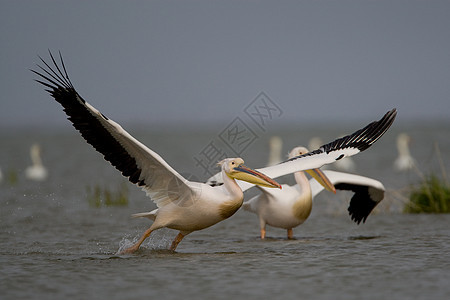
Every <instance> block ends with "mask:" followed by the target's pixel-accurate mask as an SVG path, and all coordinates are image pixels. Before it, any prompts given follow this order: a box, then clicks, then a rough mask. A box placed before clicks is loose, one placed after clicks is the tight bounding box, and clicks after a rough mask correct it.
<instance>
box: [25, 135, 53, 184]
mask: <svg viewBox="0 0 450 300" xmlns="http://www.w3.org/2000/svg"><path fill="white" fill-rule="evenodd" d="M30 157H31V162H32V165H31V166H29V167H28V168H26V169H25V176H26V177H27V178H28V179H30V180H35V181H43V180H45V179H47V176H48V172H47V169H46V168H45V167H44V165H43V164H42V159H41V147H40V146H39V144H33V145H32V146H31V148H30Z"/></svg>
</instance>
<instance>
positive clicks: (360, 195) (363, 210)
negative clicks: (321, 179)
mask: <svg viewBox="0 0 450 300" xmlns="http://www.w3.org/2000/svg"><path fill="white" fill-rule="evenodd" d="M322 172H324V173H325V175H326V176H327V177H328V179H330V181H331V183H332V184H333V185H334V186H335V187H336V189H338V190H347V191H353V192H354V194H353V196H352V198H351V200H350V205H349V207H348V212H349V215H350V217H351V218H352V220H353V221H355V222H356V223H357V224H359V223H361V221H362V222H363V223H364V222H365V221H366V219H367V217H368V216H369V214H370V213H371V212H372V210H373V209H374V208H375V206H377V205H378V203H380V202H381V201H382V200H383V198H384V191H385V188H384V185H383V184H382V183H381V182H380V181H378V180H375V179H372V178H369V177H364V176H359V175H355V174H349V173H343V172H336V171H330V170H323V171H322ZM309 183H310V186H311V191H312V195H313V198H314V197H315V196H316V195H317V194H319V193H320V192H321V191H323V190H324V188H323V186H322V185H320V184H319V183H318V182H317V181H316V180H314V179H310V180H309Z"/></svg>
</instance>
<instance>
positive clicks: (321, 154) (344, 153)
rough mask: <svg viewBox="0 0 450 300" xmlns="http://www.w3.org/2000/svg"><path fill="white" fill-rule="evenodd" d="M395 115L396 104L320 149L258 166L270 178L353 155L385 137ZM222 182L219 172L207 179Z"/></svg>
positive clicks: (215, 183) (215, 182) (247, 185)
mask: <svg viewBox="0 0 450 300" xmlns="http://www.w3.org/2000/svg"><path fill="white" fill-rule="evenodd" d="M396 115H397V111H396V109H395V108H394V109H392V110H391V111H389V112H387V113H386V114H385V115H384V116H383V117H382V118H381V119H380V120H378V121H374V122H372V123H370V124H369V125H367V126H366V127H364V128H362V129H360V130H358V131H356V132H354V133H352V134H350V135H347V136H344V137H342V138H339V139H337V140H335V141H333V142H331V143H328V144H325V145H323V146H321V147H320V148H319V149H317V150H314V151H311V152H308V153H306V154H304V155H300V156H296V157H293V158H291V159H289V160H286V161H284V162H281V163H279V164H277V165H274V166H269V167H265V168H262V169H257V170H258V171H259V172H262V173H263V174H266V175H267V176H269V177H270V178H277V177H280V176H283V175H287V174H291V173H295V172H298V171H304V170H310V169H316V168H320V167H322V166H323V165H326V164H331V163H333V162H335V161H338V160H340V159H342V158H344V157H348V156H353V155H355V154H358V153H359V152H361V151H364V150H366V149H367V148H369V147H370V146H372V145H373V144H374V143H375V142H376V141H377V140H378V139H379V138H380V137H382V136H383V134H384V133H385V132H386V131H387V130H388V129H389V127H391V125H392V123H393V122H394V120H395V117H396ZM220 182H221V178H220V175H218V174H216V175H214V176H213V177H211V178H210V179H209V180H208V182H207V183H208V184H210V185H212V184H214V185H219V184H220ZM239 185H240V187H241V188H242V191H245V190H247V189H249V188H251V187H252V186H253V185H252V184H250V183H247V182H242V181H240V182H239Z"/></svg>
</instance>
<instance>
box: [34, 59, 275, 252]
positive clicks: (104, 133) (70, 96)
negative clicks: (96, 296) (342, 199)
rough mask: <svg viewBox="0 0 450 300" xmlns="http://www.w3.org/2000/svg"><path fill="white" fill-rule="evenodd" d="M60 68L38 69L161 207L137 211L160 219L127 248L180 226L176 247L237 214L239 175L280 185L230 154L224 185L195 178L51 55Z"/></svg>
mask: <svg viewBox="0 0 450 300" xmlns="http://www.w3.org/2000/svg"><path fill="white" fill-rule="evenodd" d="M50 56H51V59H52V62H53V65H54V68H52V67H50V66H49V65H48V64H47V63H46V62H45V61H44V60H42V58H41V60H42V62H43V63H44V64H45V66H46V67H47V69H45V68H43V67H41V66H39V65H38V67H39V68H40V69H41V70H42V71H43V72H44V73H39V72H37V71H34V70H32V71H33V72H34V73H36V74H37V75H39V76H40V77H41V78H43V79H45V81H41V80H37V81H38V82H39V83H41V84H43V85H44V86H46V87H48V88H49V89H48V90H47V91H48V92H49V93H50V94H51V95H52V96H53V98H55V100H56V101H57V102H59V103H60V104H61V105H62V106H63V108H64V111H65V113H66V114H67V116H68V119H69V120H70V121H71V122H72V124H73V126H74V127H75V128H76V129H77V130H78V131H79V132H80V133H81V135H82V136H83V138H84V139H85V140H86V141H87V142H88V143H89V144H91V145H92V146H93V147H94V148H95V149H96V150H97V151H98V152H100V153H102V154H103V155H104V158H105V159H106V160H107V161H109V162H110V163H111V164H112V165H113V166H114V167H116V168H117V169H118V170H119V171H121V172H122V174H123V175H124V176H125V177H127V178H128V179H129V180H130V181H131V182H132V183H134V184H136V185H138V186H140V187H142V188H143V190H144V191H146V192H147V195H149V196H150V198H151V199H152V200H153V201H154V202H155V203H156V205H157V206H158V209H156V210H154V211H152V212H149V213H142V214H137V215H136V216H145V217H148V218H150V219H153V220H154V222H153V224H152V225H151V226H150V228H149V229H147V231H145V233H144V234H143V235H142V237H141V238H140V240H139V241H138V242H137V243H136V244H134V245H133V246H131V247H130V248H128V249H126V250H125V251H124V253H132V252H135V251H136V250H138V249H139V247H140V245H141V244H142V242H143V241H144V240H145V239H146V238H147V237H148V236H149V235H150V234H151V233H152V232H153V231H154V230H156V229H159V228H162V227H168V228H171V229H176V230H179V233H178V235H177V236H176V238H175V240H174V241H173V243H172V245H171V247H170V249H171V250H175V249H176V247H177V245H178V244H179V243H180V242H181V240H182V239H183V238H184V237H185V236H186V235H188V234H189V233H191V232H193V231H196V230H201V229H204V228H207V227H209V226H212V225H214V224H216V223H218V222H220V221H222V220H224V219H226V218H228V217H230V216H232V215H233V214H234V213H235V212H236V211H237V210H238V209H239V208H240V207H241V205H242V203H243V200H244V195H243V192H242V191H241V189H240V188H239V186H238V185H237V183H236V181H235V180H234V179H241V180H248V181H249V182H251V183H253V184H258V185H263V186H266V187H276V188H280V185H279V184H278V183H276V182H275V181H274V180H272V179H270V178H269V177H267V176H265V175H263V174H261V173H260V172H257V171H254V170H252V169H250V168H247V167H246V166H244V161H243V160H242V159H241V158H228V159H225V160H223V161H222V162H220V165H221V168H222V171H221V172H222V173H221V174H222V175H223V178H224V179H225V181H224V185H223V186H221V187H211V186H210V185H207V184H204V183H197V182H191V181H188V180H186V179H185V178H183V177H182V176H181V175H180V174H179V173H178V172H177V171H175V170H174V169H173V168H172V167H171V166H169V165H168V164H167V163H166V162H165V161H164V160H163V159H162V158H161V157H160V156H159V155H158V154H157V153H155V152H153V151H152V150H150V149H149V148H147V147H146V146H145V145H143V144H142V143H140V142H139V141H138V140H136V139H135V138H134V137H132V136H131V135H130V134H129V133H128V132H126V131H125V130H124V129H123V128H122V127H121V126H120V125H119V124H117V123H115V122H114V121H112V120H110V119H108V118H107V117H106V116H104V115H103V114H102V113H100V112H99V111H98V110H97V109H95V108H94V107H93V106H91V105H90V104H89V103H87V102H86V101H85V100H83V98H82V97H81V96H80V95H79V94H78V92H77V91H76V90H75V88H74V87H73V85H72V83H71V82H70V79H69V77H68V75H67V72H66V69H65V66H64V63H63V60H62V57H61V54H60V65H58V64H57V63H56V61H55V59H54V58H53V56H52V54H51V53H50Z"/></svg>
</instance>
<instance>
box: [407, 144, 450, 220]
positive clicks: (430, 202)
mask: <svg viewBox="0 0 450 300" xmlns="http://www.w3.org/2000/svg"><path fill="white" fill-rule="evenodd" d="M436 153H437V155H436V157H437V159H438V160H439V164H440V166H441V172H442V178H440V177H439V176H437V175H436V174H434V173H431V174H428V175H423V174H419V175H420V176H421V178H422V181H421V182H420V183H419V185H417V186H413V187H412V188H411V192H410V196H409V202H408V203H406V205H405V208H404V211H405V212H407V213H450V184H449V181H448V180H447V174H446V172H445V167H444V162H443V161H442V156H441V155H440V150H439V147H438V146H437V145H436Z"/></svg>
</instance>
